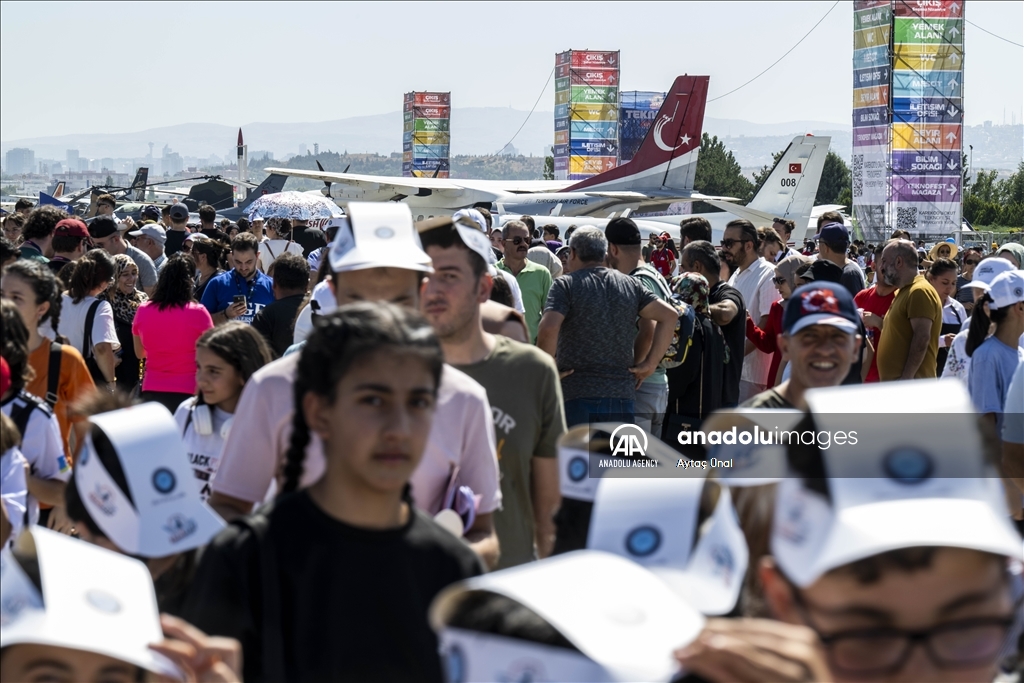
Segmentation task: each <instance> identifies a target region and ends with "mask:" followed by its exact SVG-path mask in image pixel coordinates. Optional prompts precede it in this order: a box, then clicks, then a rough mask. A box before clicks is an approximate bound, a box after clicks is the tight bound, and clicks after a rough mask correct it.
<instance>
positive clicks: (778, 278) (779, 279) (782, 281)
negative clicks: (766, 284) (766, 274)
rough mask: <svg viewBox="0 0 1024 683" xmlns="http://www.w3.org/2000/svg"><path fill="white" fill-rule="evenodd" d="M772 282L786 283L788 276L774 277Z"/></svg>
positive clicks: (777, 283)
mask: <svg viewBox="0 0 1024 683" xmlns="http://www.w3.org/2000/svg"><path fill="white" fill-rule="evenodd" d="M772 282H773V283H774V284H776V285H784V284H786V278H784V277H773V278H772Z"/></svg>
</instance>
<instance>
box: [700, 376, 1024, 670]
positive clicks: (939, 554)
mask: <svg viewBox="0 0 1024 683" xmlns="http://www.w3.org/2000/svg"><path fill="white" fill-rule="evenodd" d="M936 395H937V392H936V388H935V386H934V384H931V385H929V384H928V383H924V384H923V385H922V384H921V383H916V382H902V383H898V384H897V383H894V384H889V385H886V386H884V387H883V386H881V385H863V386H862V387H857V388H853V387H843V388H837V389H830V390H821V391H818V392H814V393H813V395H811V396H809V404H810V415H809V416H808V417H807V418H805V420H804V422H803V425H805V426H813V427H814V428H815V429H825V430H828V429H830V428H838V429H841V428H846V429H851V428H853V429H861V428H863V431H858V434H859V435H860V436H861V437H862V438H861V440H860V442H859V443H858V444H855V445H849V444H848V445H847V446H848V447H843V448H836V447H832V448H828V449H820V450H819V448H818V447H817V446H814V445H812V446H804V445H799V444H796V445H790V446H789V447H788V455H787V458H786V460H787V463H788V466H789V468H790V469H791V472H792V475H791V476H789V477H787V478H786V479H784V480H782V481H781V482H780V483H779V484H778V488H777V492H776V499H775V511H774V514H773V520H772V530H771V556H770V557H766V558H764V559H763V560H762V563H761V567H760V578H761V583H762V585H763V586H764V593H765V597H766V599H767V602H768V605H769V608H770V611H771V613H772V615H773V617H774V619H776V620H777V621H779V622H784V624H773V623H772V622H768V621H759V620H739V621H734V622H725V621H717V622H714V623H709V626H708V628H707V629H706V630H705V633H704V634H703V635H702V636H701V637H700V638H699V639H698V641H697V643H696V644H695V645H694V646H692V647H690V648H687V649H686V650H685V651H684V652H682V653H681V661H682V664H683V666H685V667H687V668H688V669H689V670H690V671H691V672H693V673H696V674H698V675H701V676H703V677H705V678H708V679H710V680H716V681H717V680H723V681H724V680H729V681H754V680H757V681H761V680H809V679H808V678H807V675H808V672H815V668H816V667H820V665H821V664H822V662H823V661H824V662H825V663H827V667H828V671H820V670H818V671H817V673H816V675H817V676H818V677H814V678H811V679H810V680H836V681H864V680H887V681H914V682H915V683H924V682H929V681H957V682H958V683H962V682H971V681H974V682H977V683H983V682H984V683H988V682H989V681H992V680H994V679H995V678H996V674H997V672H998V670H999V666H1000V663H1001V660H1002V659H1003V657H1005V656H1006V655H1007V654H1008V653H1010V652H1016V651H1017V642H1016V641H1017V638H1018V637H1019V634H1020V630H1019V623H1017V622H1016V621H1015V620H1019V618H1020V607H1021V604H1020V597H1019V596H1020V593H1021V585H1020V574H1019V565H1020V561H1021V548H1022V539H1021V537H1020V535H1019V533H1017V531H1016V530H1015V529H1014V528H1013V526H1012V525H1011V523H1010V521H1009V519H1008V516H1007V510H1006V506H1005V502H1004V499H1003V495H1002V487H1001V483H1000V480H999V477H998V475H997V473H996V469H995V468H994V466H993V464H994V463H993V461H992V459H991V457H990V455H989V454H988V453H986V451H985V448H984V446H983V441H982V435H981V432H980V431H979V430H978V429H977V426H976V424H975V422H974V418H973V415H972V414H971V413H970V402H969V398H968V396H967V395H966V393H965V392H964V391H963V389H961V388H960V387H959V385H958V384H957V383H952V384H951V385H949V386H948V387H947V388H946V390H945V391H943V392H939V393H938V395H941V397H942V398H941V400H939V401H934V400H933V401H932V402H931V407H932V408H934V409H936V410H938V411H939V412H941V413H944V414H942V415H938V416H935V418H933V419H931V420H929V419H928V418H930V417H931V416H930V415H929V416H920V417H916V416H913V415H892V419H891V420H882V421H880V420H879V416H878V415H877V414H874V415H873V414H867V413H863V414H856V415H855V414H851V413H849V412H845V413H844V412H843V407H844V406H848V405H850V404H855V405H871V406H877V410H880V411H893V412H895V411H897V410H899V407H900V406H913V405H920V404H921V403H922V402H924V401H927V400H928V399H929V397H933V396H936ZM945 413H948V414H945ZM915 420H916V423H915ZM926 423H927V424H928V425H929V428H928V429H924V428H922V426H921V425H923V424H926ZM915 426H916V428H915ZM798 428H802V427H798ZM909 434H914V436H912V437H908V435H909ZM908 444H909V445H908ZM834 445H835V444H834ZM812 675H815V674H812Z"/></svg>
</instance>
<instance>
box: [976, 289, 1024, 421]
mask: <svg viewBox="0 0 1024 683" xmlns="http://www.w3.org/2000/svg"><path fill="white" fill-rule="evenodd" d="M978 303H979V304H980V305H979V306H975V308H974V315H973V316H971V327H970V329H969V331H968V332H967V342H966V346H965V351H966V352H967V355H968V356H969V357H970V358H971V369H970V372H969V374H968V376H967V386H968V388H969V389H970V392H971V400H972V401H973V402H974V406H975V408H976V409H977V410H978V412H979V413H981V414H982V415H984V416H985V418H986V419H989V420H992V421H994V423H995V427H996V432H997V433H1001V432H1002V427H1003V406H1004V405H1005V403H1006V394H1007V390H1008V389H1009V386H1010V380H1011V379H1012V378H1013V373H1014V372H1015V371H1016V370H1017V366H1018V365H1020V363H1022V362H1024V349H1022V348H1021V347H1020V346H1019V340H1020V338H1021V335H1022V334H1024V271H1020V270H1012V271H1009V272H1006V273H1003V274H1001V275H998V276H997V277H996V278H995V279H994V280H993V281H992V284H991V285H989V289H988V291H987V292H985V293H984V294H983V295H982V296H981V298H980V299H979V300H978ZM990 323H992V324H994V325H995V328H996V329H995V332H994V333H993V334H992V336H988V332H989V324H990ZM986 337H987V338H986Z"/></svg>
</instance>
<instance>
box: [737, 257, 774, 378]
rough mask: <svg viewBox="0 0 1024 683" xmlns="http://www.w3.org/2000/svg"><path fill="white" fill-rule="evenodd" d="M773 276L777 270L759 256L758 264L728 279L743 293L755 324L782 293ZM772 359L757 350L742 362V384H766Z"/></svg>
mask: <svg viewBox="0 0 1024 683" xmlns="http://www.w3.org/2000/svg"><path fill="white" fill-rule="evenodd" d="M773 277H775V267H774V266H772V264H770V263H768V262H767V261H765V260H764V258H762V257H758V258H757V260H756V261H754V262H753V263H751V264H750V265H749V266H747V267H746V268H740V269H738V270H737V271H736V272H735V273H733V274H732V277H730V278H729V284H730V285H732V286H733V287H735V288H736V289H738V290H740V294H742V295H743V303H744V304H746V306H747V313H749V314H750V317H751V318H753V319H754V322H760V320H761V317H762V316H765V315H768V311H770V310H771V307H772V304H773V303H775V302H776V301H778V300H779V292H778V290H777V289H775V284H774V283H772V278H773ZM771 360H772V356H771V354H769V353H764V352H762V351H759V350H757V349H754V350H753V351H752V352H751V353H750V355H748V356H746V357H745V358H744V359H743V373H742V374H741V375H740V381H743V382H753V383H754V384H762V385H764V384H767V383H768V370H769V369H770V368H771Z"/></svg>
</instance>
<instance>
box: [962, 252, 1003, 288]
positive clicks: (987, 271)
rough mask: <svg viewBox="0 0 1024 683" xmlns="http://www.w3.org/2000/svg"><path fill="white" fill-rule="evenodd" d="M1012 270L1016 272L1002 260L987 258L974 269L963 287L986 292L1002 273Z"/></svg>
mask: <svg viewBox="0 0 1024 683" xmlns="http://www.w3.org/2000/svg"><path fill="white" fill-rule="evenodd" d="M1013 270H1016V268H1014V267H1013V264H1012V263H1010V262H1009V261H1007V260H1006V259H1004V258H993V257H990V258H987V259H985V260H983V261H982V262H981V263H979V264H978V265H977V266H975V267H974V273H973V274H972V275H971V281H970V282H968V283H967V284H965V285H964V287H977V288H979V289H983V290H985V291H986V292H987V291H988V288H989V285H991V284H992V281H993V280H995V279H996V278H997V277H998V276H1000V275H1002V274H1003V273H1009V272H1011V271H1013Z"/></svg>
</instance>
